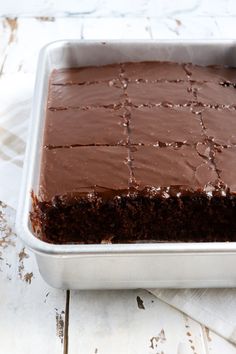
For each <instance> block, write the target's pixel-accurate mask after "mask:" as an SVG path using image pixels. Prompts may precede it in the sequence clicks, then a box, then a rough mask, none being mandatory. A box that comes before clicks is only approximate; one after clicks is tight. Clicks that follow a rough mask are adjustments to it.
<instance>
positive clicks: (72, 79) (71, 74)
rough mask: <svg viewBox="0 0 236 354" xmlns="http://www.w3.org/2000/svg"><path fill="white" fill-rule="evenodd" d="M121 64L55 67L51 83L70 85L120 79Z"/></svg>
mask: <svg viewBox="0 0 236 354" xmlns="http://www.w3.org/2000/svg"><path fill="white" fill-rule="evenodd" d="M120 73H121V66H120V65H119V64H111V65H104V66H103V67H102V69H101V67H100V66H85V67H80V68H68V69H55V70H53V72H52V74H51V78H50V81H51V84H53V85H68V84H84V83H91V82H97V81H110V80H117V81H118V80H119V77H120Z"/></svg>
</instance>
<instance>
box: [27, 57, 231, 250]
mask: <svg viewBox="0 0 236 354" xmlns="http://www.w3.org/2000/svg"><path fill="white" fill-rule="evenodd" d="M235 86H236V69H234V68H229V67H223V66H222V67H220V66H210V67H201V66H197V65H193V64H177V63H169V62H139V63H122V64H112V65H106V66H101V67H83V68H72V69H59V70H54V71H53V72H52V74H51V77H50V82H49V90H48V100H47V107H46V119H45V127H44V137H43V147H42V161H41V174H40V185H39V191H38V193H37V194H35V193H32V199H33V207H32V212H31V222H32V227H33V229H34V231H35V232H36V233H37V234H38V236H39V237H40V238H42V239H43V240H44V241H47V242H52V243H83V244H91V243H96V244H100V243H135V242H173V241H174V242H180V241H184V242H198V241H210V242H211V241H236V195H235V193H236V168H235V167H234V165H235V164H236V89H235Z"/></svg>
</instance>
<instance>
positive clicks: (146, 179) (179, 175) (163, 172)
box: [132, 146, 217, 191]
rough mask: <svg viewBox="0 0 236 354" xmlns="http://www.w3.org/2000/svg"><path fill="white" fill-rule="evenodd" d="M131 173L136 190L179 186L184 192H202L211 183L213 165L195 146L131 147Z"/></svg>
mask: <svg viewBox="0 0 236 354" xmlns="http://www.w3.org/2000/svg"><path fill="white" fill-rule="evenodd" d="M132 160H133V165H132V166H133V167H132V169H133V174H134V179H135V183H136V185H137V189H138V190H140V191H143V190H144V191H145V190H146V189H147V188H148V189H149V188H154V189H156V188H157V189H158V188H160V189H163V188H166V187H168V188H172V187H173V188H176V187H181V188H183V190H187V191H197V190H201V191H203V190H204V188H205V187H206V186H207V185H208V184H209V183H210V184H214V183H215V181H216V180H217V174H216V172H215V170H214V167H213V166H212V165H211V164H210V163H208V161H207V160H206V159H204V158H203V157H202V156H200V155H199V154H198V152H197V150H196V149H195V148H194V147H190V146H182V147H181V148H179V149H174V148H172V147H169V148H157V147H152V146H139V147H136V148H135V150H134V149H133V154H132Z"/></svg>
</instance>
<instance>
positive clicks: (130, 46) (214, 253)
mask: <svg viewBox="0 0 236 354" xmlns="http://www.w3.org/2000/svg"><path fill="white" fill-rule="evenodd" d="M143 60H168V61H177V62H192V63H194V64H202V65H209V64H227V65H231V66H236V42H235V41H231V40H224V41H181V42H180V41H104V42H101V41H58V42H53V43H50V44H48V45H47V46H46V47H44V48H43V49H42V50H41V53H40V56H39V61H38V70H37V78H36V84H35V92H34V99H33V106H32V114H31V124H30V132H29V138H28V144H27V151H26V157H25V165H24V174H23V180H22V190H21V196H20V201H19V207H18V213H17V232H18V234H19V236H20V237H21V238H22V240H23V241H24V243H25V244H26V245H27V246H28V247H29V248H30V249H31V250H32V251H33V252H34V253H35V254H36V258H37V261H38V266H39V270H40V272H41V274H42V276H43V278H44V279H45V280H46V281H47V282H48V283H49V284H51V285H52V286H54V287H57V288H70V289H122V288H126V289H131V288H157V287H169V288H183V287H184V288H186V287H188V288H192V287H234V286H236V267H235V264H236V243H235V242H232V243H230V242H225V243H159V244H158V243H146V244H114V245H112V244H109V245H108V244H99V245H98V244H97V245H55V244H49V243H45V242H43V241H41V240H39V239H38V238H36V237H35V236H34V234H33V233H32V229H31V225H30V221H29V212H30V210H31V191H32V190H33V191H34V192H35V193H37V191H38V182H39V169H40V153H41V145H42V135H43V126H44V118H45V106H46V99H47V91H48V78H49V75H50V73H51V71H52V70H53V69H54V68H65V67H79V66H88V65H103V64H110V63H117V62H125V61H143ZM189 236H190V237H191V235H189Z"/></svg>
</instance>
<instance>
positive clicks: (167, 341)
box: [68, 290, 206, 354]
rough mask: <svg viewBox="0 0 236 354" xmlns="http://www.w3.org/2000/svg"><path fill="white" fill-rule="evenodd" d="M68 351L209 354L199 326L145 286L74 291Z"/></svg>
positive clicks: (114, 353) (106, 353) (74, 353)
mask: <svg viewBox="0 0 236 354" xmlns="http://www.w3.org/2000/svg"><path fill="white" fill-rule="evenodd" d="M68 353H69V354H77V353H78V354H79V353H103V354H110V353H113V354H116V353H117V354H118V353H119V354H120V353H122V354H126V353H127V354H128V353H136V354H145V353H147V354H154V353H155V354H157V353H158V354H161V353H177V354H196V353H198V354H199V353H201V354H205V353H206V352H205V343H204V338H203V333H202V329H201V326H200V325H199V324H198V323H197V322H195V321H193V320H191V319H189V318H187V317H186V316H184V315H183V314H182V313H181V312H179V311H177V310H175V309H173V308H172V307H170V306H169V305H167V304H165V303H163V302H162V301H160V300H158V299H157V298H156V297H154V296H153V295H151V294H149V293H148V292H146V291H145V290H133V291H125V290H124V291H94V292H90V291H72V292H71V298H70V319H69V351H68Z"/></svg>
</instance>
